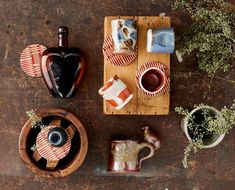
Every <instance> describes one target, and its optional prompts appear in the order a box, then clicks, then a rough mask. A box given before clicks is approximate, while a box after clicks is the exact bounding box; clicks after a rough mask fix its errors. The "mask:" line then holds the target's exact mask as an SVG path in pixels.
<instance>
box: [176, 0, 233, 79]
mask: <svg viewBox="0 0 235 190" xmlns="http://www.w3.org/2000/svg"><path fill="white" fill-rule="evenodd" d="M230 7H231V6H230V5H229V3H227V2H226V1H225V0H176V1H175V3H174V5H173V10H177V9H185V10H186V11H187V12H188V13H189V15H190V16H191V19H192V21H193V24H192V25H191V27H190V30H189V31H187V32H185V33H183V35H182V38H181V39H180V43H178V47H177V50H176V55H177V57H178V60H179V61H180V62H181V61H182V60H183V59H182V57H183V56H184V55H189V54H190V53H191V52H193V51H195V52H196V56H197V58H198V65H199V69H200V70H202V71H204V72H206V73H207V74H208V76H209V77H213V76H214V75H215V74H217V73H218V72H219V71H224V72H225V71H228V70H229V68H230V67H231V62H232V61H233V60H234V58H235V46H234V44H235V22H234V20H235V11H234V10H232V9H231V8H230Z"/></svg>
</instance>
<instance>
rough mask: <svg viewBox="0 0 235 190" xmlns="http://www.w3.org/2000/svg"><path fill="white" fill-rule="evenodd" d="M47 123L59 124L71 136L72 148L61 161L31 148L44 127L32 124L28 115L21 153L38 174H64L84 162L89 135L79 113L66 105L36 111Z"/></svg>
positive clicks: (23, 129)
mask: <svg viewBox="0 0 235 190" xmlns="http://www.w3.org/2000/svg"><path fill="white" fill-rule="evenodd" d="M37 115H38V116H39V117H41V118H42V122H43V124H44V125H52V124H53V125H59V126H60V127H63V128H64V129H65V131H66V132H67V133H68V134H69V135H70V137H71V149H70V151H69V152H68V154H67V155H66V156H65V157H64V158H62V159H61V160H58V161H56V162H55V161H50V160H47V159H45V158H43V157H42V156H41V155H40V154H39V153H38V151H33V150H31V147H32V146H33V145H34V144H35V143H36V138H37V136H38V134H39V132H40V131H41V129H40V128H39V127H37V128H32V123H31V120H30V119H29V120H28V121H27V122H26V123H25V125H24V127H23V128H22V130H21V133H20V137H19V153H20V156H21V158H22V159H23V161H24V163H25V165H26V166H27V167H28V168H29V169H30V170H31V171H32V172H34V173H35V174H37V175H39V176H42V177H48V178H55V177H64V176H67V175H69V174H71V173H73V172H74V171H75V170H77V169H78V168H79V167H80V166H81V164H82V163H83V161H84V159H85V157H86V154H87V150H88V139H87V134H86V130H85V128H84V126H83V125H82V123H81V122H80V121H79V119H78V118H77V117H75V116H74V115H73V114H71V113H69V112H67V111H66V110H64V109H49V110H44V111H40V112H39V113H37Z"/></svg>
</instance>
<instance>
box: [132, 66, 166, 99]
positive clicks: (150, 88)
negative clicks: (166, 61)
mask: <svg viewBox="0 0 235 190" xmlns="http://www.w3.org/2000/svg"><path fill="white" fill-rule="evenodd" d="M136 83H137V87H138V88H139V89H140V90H141V91H142V92H143V93H144V94H145V95H147V96H159V95H162V94H164V93H165V92H166V91H167V89H168V87H169V84H170V79H169V76H168V73H167V69H166V67H165V66H164V65H163V64H161V63H158V62H148V63H146V64H144V65H142V66H141V67H140V68H139V69H138V71H137V73H136Z"/></svg>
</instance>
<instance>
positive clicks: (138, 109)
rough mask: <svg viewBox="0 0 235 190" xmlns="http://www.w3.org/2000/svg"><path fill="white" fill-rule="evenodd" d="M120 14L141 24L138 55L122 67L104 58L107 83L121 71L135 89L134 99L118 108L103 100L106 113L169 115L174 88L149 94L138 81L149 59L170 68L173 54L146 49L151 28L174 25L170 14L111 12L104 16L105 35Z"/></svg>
mask: <svg viewBox="0 0 235 190" xmlns="http://www.w3.org/2000/svg"><path fill="white" fill-rule="evenodd" d="M118 18H134V19H136V20H137V24H138V57H137V58H136V60H135V61H134V62H132V63H131V64H129V65H127V66H124V67H118V66H114V65H112V64H110V63H109V61H108V60H104V83H106V82H107V81H108V80H109V79H110V78H111V77H113V76H114V75H117V76H118V77H119V78H120V79H121V80H123V82H125V83H126V85H127V86H128V88H129V89H130V90H131V91H132V92H133V94H134V97H133V99H132V100H131V101H130V102H129V103H128V104H127V105H126V106H125V107H123V108H122V109H120V110H115V109H114V108H113V107H112V106H111V105H109V103H107V102H106V101H104V102H103V104H104V106H103V111H104V114H113V115H129V114H131V115H167V114H169V109H170V92H168V93H166V94H164V95H162V96H158V97H148V96H145V95H144V94H143V93H141V92H140V91H139V90H138V88H137V86H136V83H135V74H136V71H137V69H138V68H139V67H140V66H141V65H143V64H144V63H146V62H148V61H158V62H160V63H162V64H164V65H165V66H166V67H167V68H168V69H169V71H170V54H165V53H164V54H163V53H159V54H156V53H148V52H147V51H146V34H147V29H149V28H162V27H165V28H166V27H170V17H160V16H134V17H133V16H121V17H120V16H119V17H118V16H108V17H105V20H104V38H106V36H108V35H109V34H111V33H112V32H111V31H112V29H111V21H112V20H113V19H118Z"/></svg>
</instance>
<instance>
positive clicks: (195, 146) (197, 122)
mask: <svg viewBox="0 0 235 190" xmlns="http://www.w3.org/2000/svg"><path fill="white" fill-rule="evenodd" d="M175 111H176V112H177V113H178V114H180V115H183V116H184V117H183V119H182V120H181V128H182V130H183V132H184V133H185V135H186V137H187V138H188V140H189V144H188V145H187V146H186V148H185V149H184V158H183V160H182V163H183V166H184V167H185V168H187V167H188V157H189V155H190V153H191V151H194V153H196V152H197V151H198V150H199V149H202V148H212V147H215V146H217V145H218V144H219V143H220V142H221V141H222V140H223V138H224V136H225V134H226V133H228V132H229V130H230V129H232V128H233V126H234V125H235V100H234V103H233V104H232V106H231V107H230V108H227V107H224V108H223V109H221V110H220V111H219V110H217V109H215V108H214V107H211V106H208V105H204V104H200V105H195V106H194V109H193V110H192V111H191V112H189V111H188V110H187V109H184V108H182V107H176V108H175Z"/></svg>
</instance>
